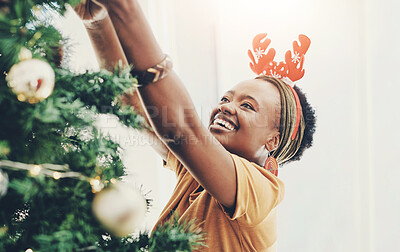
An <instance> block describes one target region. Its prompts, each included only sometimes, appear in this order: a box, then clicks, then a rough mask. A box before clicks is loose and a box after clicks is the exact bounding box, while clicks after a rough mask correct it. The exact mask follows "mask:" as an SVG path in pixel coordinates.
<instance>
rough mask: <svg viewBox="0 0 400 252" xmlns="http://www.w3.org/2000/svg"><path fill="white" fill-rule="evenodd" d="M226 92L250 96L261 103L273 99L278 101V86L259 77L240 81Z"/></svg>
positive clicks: (238, 95)
mask: <svg viewBox="0 0 400 252" xmlns="http://www.w3.org/2000/svg"><path fill="white" fill-rule="evenodd" d="M226 93H229V94H231V95H234V96H237V97H240V96H243V97H245V96H252V97H254V98H255V99H256V100H257V101H259V102H261V103H262V102H263V101H267V102H268V101H272V100H275V101H274V102H276V101H280V95H279V90H278V88H277V87H275V86H274V85H273V84H272V83H270V82H268V81H265V80H260V79H251V80H245V81H242V82H240V83H239V84H237V85H236V86H234V87H233V88H232V89H231V90H228V91H227V92H226Z"/></svg>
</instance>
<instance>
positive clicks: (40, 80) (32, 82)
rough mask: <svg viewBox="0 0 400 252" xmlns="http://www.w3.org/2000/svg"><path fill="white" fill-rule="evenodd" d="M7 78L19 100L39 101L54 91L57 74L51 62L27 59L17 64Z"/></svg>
mask: <svg viewBox="0 0 400 252" xmlns="http://www.w3.org/2000/svg"><path fill="white" fill-rule="evenodd" d="M6 80H7V82H8V86H9V87H10V88H11V90H12V91H13V92H14V93H15V94H16V95H17V98H18V100H19V101H27V102H29V103H37V102H39V101H41V100H44V99H46V98H47V97H48V96H49V95H51V93H52V92H53V89H54V81H55V74H54V70H53V68H51V66H50V65H49V63H47V62H45V61H42V60H39V59H27V60H24V61H21V62H19V63H17V64H15V65H14V66H13V67H12V68H11V69H10V71H9V72H8V74H7V77H6Z"/></svg>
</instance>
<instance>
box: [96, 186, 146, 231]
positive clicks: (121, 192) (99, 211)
mask: <svg viewBox="0 0 400 252" xmlns="http://www.w3.org/2000/svg"><path fill="white" fill-rule="evenodd" d="M146 209H147V205H146V200H145V198H144V197H143V195H142V194H141V193H140V192H139V191H137V190H135V189H133V188H132V187H131V186H128V185H126V184H125V183H123V182H120V181H118V182H116V183H115V184H113V185H111V186H110V187H108V188H106V189H103V190H102V191H100V192H98V193H96V195H95V197H94V199H93V212H94V214H95V216H96V217H97V218H98V219H99V221H100V222H101V223H102V224H103V225H104V227H105V228H107V230H108V231H110V233H112V234H113V235H115V236H117V237H125V236H127V235H129V234H131V233H133V232H134V231H135V230H136V229H137V228H138V227H139V226H140V225H141V223H142V221H143V219H144V216H145V213H146Z"/></svg>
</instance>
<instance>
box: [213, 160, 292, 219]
mask: <svg viewBox="0 0 400 252" xmlns="http://www.w3.org/2000/svg"><path fill="white" fill-rule="evenodd" d="M231 156H232V159H233V161H234V164H235V169H236V185H237V186H236V204H235V207H234V209H233V210H232V211H230V214H229V213H228V212H227V211H226V209H225V208H224V207H223V206H222V205H221V204H220V203H218V204H219V205H220V207H221V208H222V210H223V211H224V212H225V215H227V217H228V218H230V219H231V220H238V221H239V223H240V224H245V225H251V226H252V225H257V224H258V223H260V222H262V221H263V220H264V219H265V218H267V217H268V215H269V213H270V212H271V210H272V209H274V208H275V207H276V206H277V205H278V204H279V203H280V202H281V201H282V200H283V196H284V191H285V187H284V184H283V182H282V181H281V180H280V179H278V178H277V177H276V176H275V175H273V174H272V173H270V172H268V171H266V170H263V168H261V167H260V166H258V165H257V164H255V163H251V162H249V161H248V160H246V159H244V158H241V157H239V156H237V155H234V154H231Z"/></svg>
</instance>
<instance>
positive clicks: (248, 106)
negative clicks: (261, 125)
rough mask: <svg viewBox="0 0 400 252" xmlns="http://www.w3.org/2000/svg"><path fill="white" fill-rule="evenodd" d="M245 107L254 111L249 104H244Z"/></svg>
mask: <svg viewBox="0 0 400 252" xmlns="http://www.w3.org/2000/svg"><path fill="white" fill-rule="evenodd" d="M242 106H243V107H245V108H248V109H251V110H254V108H253V106H251V105H250V104H249V103H243V104H242Z"/></svg>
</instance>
